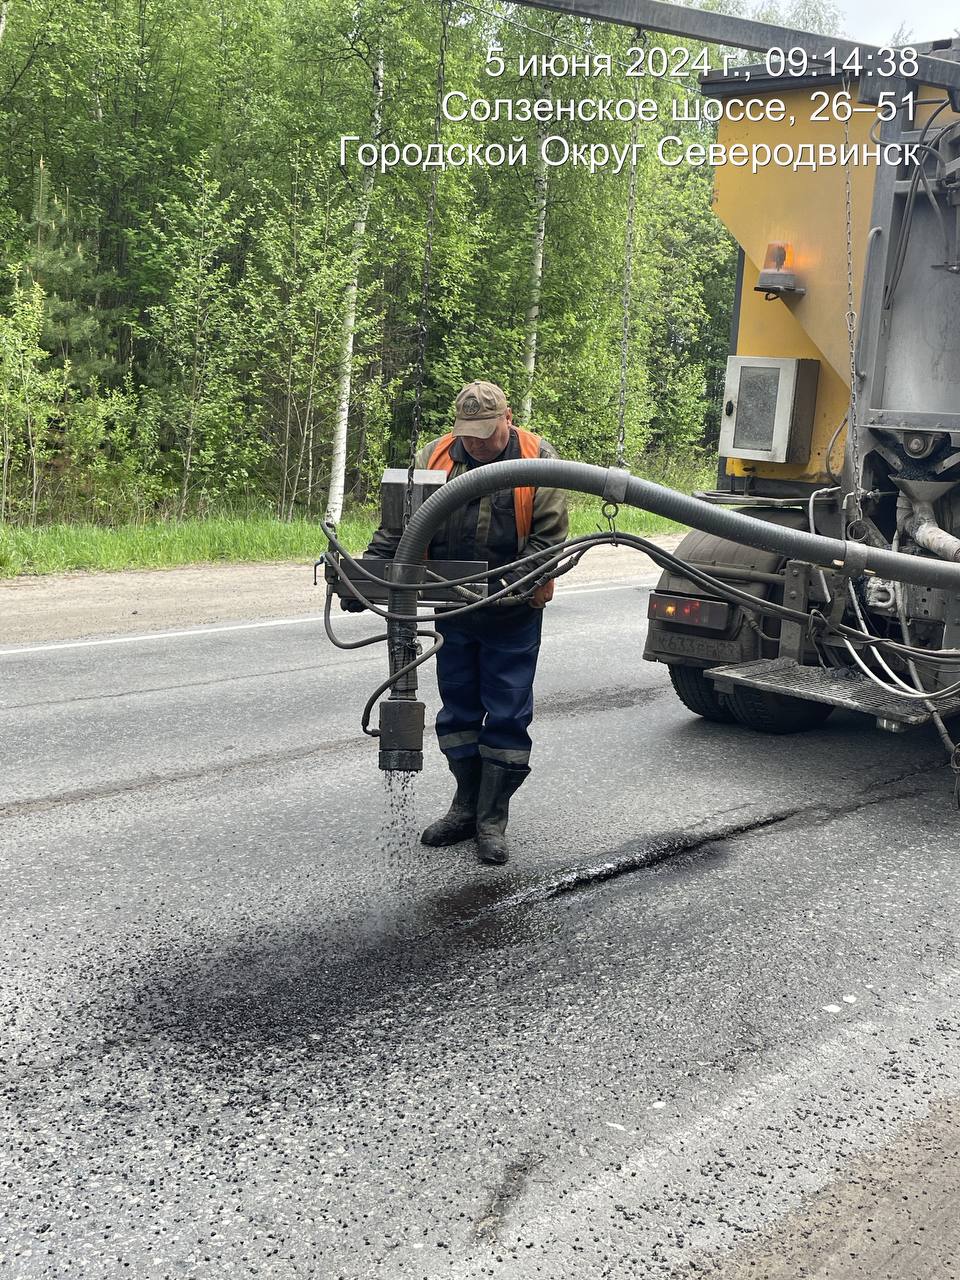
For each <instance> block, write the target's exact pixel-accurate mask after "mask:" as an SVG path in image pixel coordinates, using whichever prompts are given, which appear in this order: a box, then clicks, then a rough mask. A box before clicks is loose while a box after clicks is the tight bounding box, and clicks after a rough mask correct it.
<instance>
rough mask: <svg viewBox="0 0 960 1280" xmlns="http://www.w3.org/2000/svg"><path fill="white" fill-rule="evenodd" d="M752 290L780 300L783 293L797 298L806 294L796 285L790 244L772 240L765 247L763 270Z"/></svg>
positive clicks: (804, 290)
mask: <svg viewBox="0 0 960 1280" xmlns="http://www.w3.org/2000/svg"><path fill="white" fill-rule="evenodd" d="M754 288H755V289H756V292H757V293H762V294H763V295H764V296H765V297H766V298H770V299H772V298H780V297H782V296H783V295H784V294H785V293H792V294H796V295H797V296H798V297H801V296H802V295H803V294H804V293H806V289H803V288H802V287H801V286H800V285H798V284H797V276H796V272H795V270H794V259H793V245H792V244H790V243H789V242H788V241H786V240H772V241H771V242H770V244H768V245H767V252H766V256H765V257H764V259H763V270H762V271H761V272H760V275H759V276H758V278H757V283H756V285H755V286H754Z"/></svg>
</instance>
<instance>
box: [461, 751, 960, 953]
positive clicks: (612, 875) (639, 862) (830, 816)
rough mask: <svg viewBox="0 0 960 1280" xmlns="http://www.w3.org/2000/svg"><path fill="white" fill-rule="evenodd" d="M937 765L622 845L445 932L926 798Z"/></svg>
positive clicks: (463, 919)
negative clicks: (762, 834)
mask: <svg viewBox="0 0 960 1280" xmlns="http://www.w3.org/2000/svg"><path fill="white" fill-rule="evenodd" d="M936 764H940V766H941V767H942V768H945V767H946V766H945V765H943V764H942V762H939V761H936V762H935V761H926V762H925V763H924V764H922V765H920V766H918V767H917V768H915V769H909V770H905V771H903V772H901V773H897V774H894V775H892V776H891V777H888V778H882V779H878V780H876V781H874V782H871V783H870V784H869V786H868V787H867V789H866V790H865V791H861V792H859V793H857V795H855V796H853V797H847V798H846V799H844V800H837V801H835V802H834V803H824V802H823V801H819V802H816V803H809V804H796V805H790V806H789V807H788V808H785V809H779V810H777V811H775V812H774V813H767V814H761V815H759V816H755V817H752V818H749V819H746V820H743V821H740V822H735V821H734V822H725V823H724V822H722V823H716V818H717V817H718V816H719V815H717V814H711V815H709V816H708V817H707V818H704V819H703V820H702V821H701V822H700V823H698V824H697V825H696V826H695V827H694V829H693V830H685V831H666V832H663V833H662V834H660V835H658V836H655V837H653V838H652V839H650V838H649V837H648V838H646V839H641V840H630V841H628V842H627V843H626V844H624V845H621V846H620V848H619V849H617V850H614V851H612V852H611V853H610V854H608V855H607V857H606V858H605V859H604V861H603V862H598V863H592V864H589V865H587V866H583V867H572V868H570V869H569V870H567V871H562V872H561V873H560V874H559V875H554V876H551V877H550V878H549V879H546V880H540V881H538V882H537V883H536V884H533V885H530V886H528V887H526V888H525V889H522V890H521V891H520V892H519V893H514V894H512V895H510V896H508V897H503V898H501V899H499V900H498V901H495V902H493V903H491V904H490V905H488V906H486V907H484V908H483V909H482V910H481V911H479V912H476V913H475V914H473V915H471V916H468V917H461V918H460V919H458V920H455V921H451V922H449V923H447V924H446V925H444V926H443V929H450V928H469V927H471V926H473V925H476V924H479V923H481V922H482V921H483V920H484V918H486V917H488V916H490V915H495V914H498V913H500V912H503V911H509V910H514V909H516V908H518V907H528V906H534V905H536V904H538V903H541V902H549V901H550V900H551V899H554V898H560V897H563V896H565V895H567V894H573V893H581V892H584V891H585V890H589V889H592V888H593V887H594V886H596V885H599V884H604V883H606V882H607V881H610V880H617V879H619V878H620V877H621V876H626V875H630V874H631V873H632V872H635V871H648V870H651V869H652V868H654V867H657V866H659V865H660V864H661V863H664V862H667V861H670V860H673V859H675V858H679V857H682V856H684V855H690V854H695V853H699V852H701V851H703V850H704V849H706V848H708V847H710V846H711V845H719V844H723V843H725V842H727V841H730V840H736V839H739V838H741V837H743V836H747V835H752V834H754V833H755V832H758V831H764V830H767V829H769V828H771V827H777V826H787V825H788V824H790V823H795V824H796V825H797V826H798V827H803V826H823V825H824V824H826V823H828V822H833V821H835V820H836V819H837V818H841V817H845V816H847V815H849V814H853V813H858V812H860V811H861V810H863V809H868V808H871V807H873V806H874V805H878V804H883V803H885V802H887V801H891V800H906V799H910V798H911V797H912V796H916V795H923V794H926V793H928V792H929V791H930V789H931V788H930V782H929V775H930V771H931V768H932V767H935V766H936ZM921 777H922V778H923V781H922V782H921V783H919V784H918V785H915V786H910V787H900V788H899V789H898V790H896V791H892V790H891V788H895V787H897V785H898V784H899V783H902V782H908V781H910V780H911V779H914V778H921ZM947 799H948V797H946V796H945V800H944V803H946V802H947ZM728 812H729V811H728ZM709 822H712V823H714V825H713V826H711V827H709V828H708V829H707V830H703V829H702V828H703V826H704V824H705V823H709ZM442 931H443V930H442V929H441V932H442Z"/></svg>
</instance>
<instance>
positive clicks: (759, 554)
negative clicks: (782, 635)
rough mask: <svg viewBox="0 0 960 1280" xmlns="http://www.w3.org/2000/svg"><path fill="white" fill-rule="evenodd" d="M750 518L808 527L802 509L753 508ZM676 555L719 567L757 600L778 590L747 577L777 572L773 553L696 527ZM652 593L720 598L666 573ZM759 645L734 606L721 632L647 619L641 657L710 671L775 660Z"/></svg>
mask: <svg viewBox="0 0 960 1280" xmlns="http://www.w3.org/2000/svg"><path fill="white" fill-rule="evenodd" d="M750 514H751V515H752V516H755V517H756V518H757V519H759V520H769V521H770V523H771V524H779V525H783V526H785V527H787V528H792V529H805V528H806V527H807V522H806V516H805V513H804V512H802V511H795V510H784V509H783V508H768V509H766V510H761V511H757V510H755V509H754V510H751V512H750ZM674 554H676V555H677V556H679V557H680V558H681V559H682V560H687V561H689V562H690V563H691V564H695V565H697V566H699V567H700V568H702V569H704V570H706V571H707V572H709V570H710V569H711V568H719V569H722V570H723V571H724V581H725V582H729V583H730V584H731V586H735V587H737V588H738V589H739V590H741V591H746V592H748V593H749V594H750V595H752V596H756V597H757V599H759V600H765V599H770V598H771V594H772V593H773V592H774V591H775V590H776V588H775V587H774V586H773V585H772V584H770V583H768V582H756V581H753V580H751V578H750V574H751V573H765V574H769V573H778V572H780V570H782V568H783V557H782V556H781V555H780V554H779V553H778V552H776V551H761V550H759V549H758V548H757V547H746V546H743V545H742V544H741V543H739V542H730V541H728V540H727V539H726V538H718V537H716V536H715V535H714V534H711V533H701V532H700V531H699V530H698V529H693V530H691V531H690V533H688V534H687V536H686V537H685V538H684V539H683V541H682V542H681V543H680V545H679V547H677V550H676V552H675V553H674ZM737 569H742V570H744V577H743V578H738V577H736V575H735V571H736V570H737ZM656 591H657V592H669V593H676V594H679V595H688V596H695V597H698V598H700V599H717V598H718V597H716V596H711V593H710V592H709V591H707V590H705V589H704V588H703V587H702V586H700V585H699V584H698V583H695V582H693V581H691V580H690V579H689V578H685V577H683V576H682V574H679V573H674V572H673V571H671V570H669V569H668V570H666V571H665V572H664V573H663V575H662V576H661V578H660V581H659V582H658V583H657V586H656ZM773 634H774V632H773V631H772V630H771V631H770V635H771V636H773ZM763 647H764V646H763V642H762V640H761V637H760V635H759V633H758V631H757V629H756V628H755V627H754V626H751V625H749V623H748V620H747V615H746V613H745V612H744V610H743V609H742V608H740V607H739V606H736V605H734V606H733V607H732V608H731V610H730V619H729V622H728V625H727V626H726V628H725V629H724V631H723V632H720V633H718V632H708V631H704V630H703V629H701V628H699V627H691V626H685V625H684V624H683V623H681V622H666V621H663V620H661V619H659V618H650V620H649V623H648V626H647V638H646V643H645V644H644V649H643V656H644V658H645V660H646V661H647V662H666V663H668V664H669V663H677V664H681V665H684V666H689V667H714V666H719V665H721V664H723V665H724V666H732V665H734V664H735V663H740V662H753V661H755V660H756V659H757V658H763V657H773V656H775V653H776V647H775V646H773V647H771V646H769V645H768V646H766V647H767V649H768V650H769V652H763Z"/></svg>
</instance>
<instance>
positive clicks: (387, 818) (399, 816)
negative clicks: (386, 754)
mask: <svg viewBox="0 0 960 1280" xmlns="http://www.w3.org/2000/svg"><path fill="white" fill-rule="evenodd" d="M416 778H417V775H416V774H415V773H411V772H408V771H406V770H402V769H386V770H384V773H383V788H384V798H385V804H384V812H383V823H382V825H381V830H380V847H381V849H382V851H383V853H384V855H385V857H386V862H387V866H388V867H390V868H391V870H392V871H394V872H396V873H397V874H398V876H399V877H400V879H401V880H402V879H405V876H406V873H409V872H410V871H411V870H412V869H413V867H414V866H416V860H415V857H414V853H415V848H416V844H417V837H418V834H419V833H418V831H417V806H416V798H417V792H416Z"/></svg>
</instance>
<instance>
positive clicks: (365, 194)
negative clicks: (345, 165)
mask: <svg viewBox="0 0 960 1280" xmlns="http://www.w3.org/2000/svg"><path fill="white" fill-rule="evenodd" d="M371 116H372V135H373V141H374V142H378V141H379V140H380V134H381V131H382V123H383V46H382V45H381V46H380V48H379V49H378V50H377V60H376V65H375V68H374V72H373V110H372V113H371ZM374 173H375V170H374V166H373V165H370V166H369V167H368V168H366V169H364V171H363V178H362V180H361V186H360V199H359V201H358V204H357V214H356V218H355V219H354V223H353V233H352V236H351V253H350V277H349V279H348V281H347V291H346V294H345V296H344V302H343V322H342V324H341V326H340V372H339V375H338V377H337V409H336V415H335V417H334V424H333V448H332V450H331V457H330V487H329V489H328V491H327V509H326V514H325V517H324V518H325V519H326V520H327V522H328V523H329V524H338V523H339V522H340V518H341V516H342V515H343V491H344V485H345V483H346V475H347V424H348V422H349V419H350V392H351V388H352V384H353V342H354V335H355V333H356V328H357V291H358V287H359V280H360V263H361V262H362V260H363V244H364V238H365V236H366V232H367V214H368V213H369V211H370V196H371V194H372V192H373V181H374Z"/></svg>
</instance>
